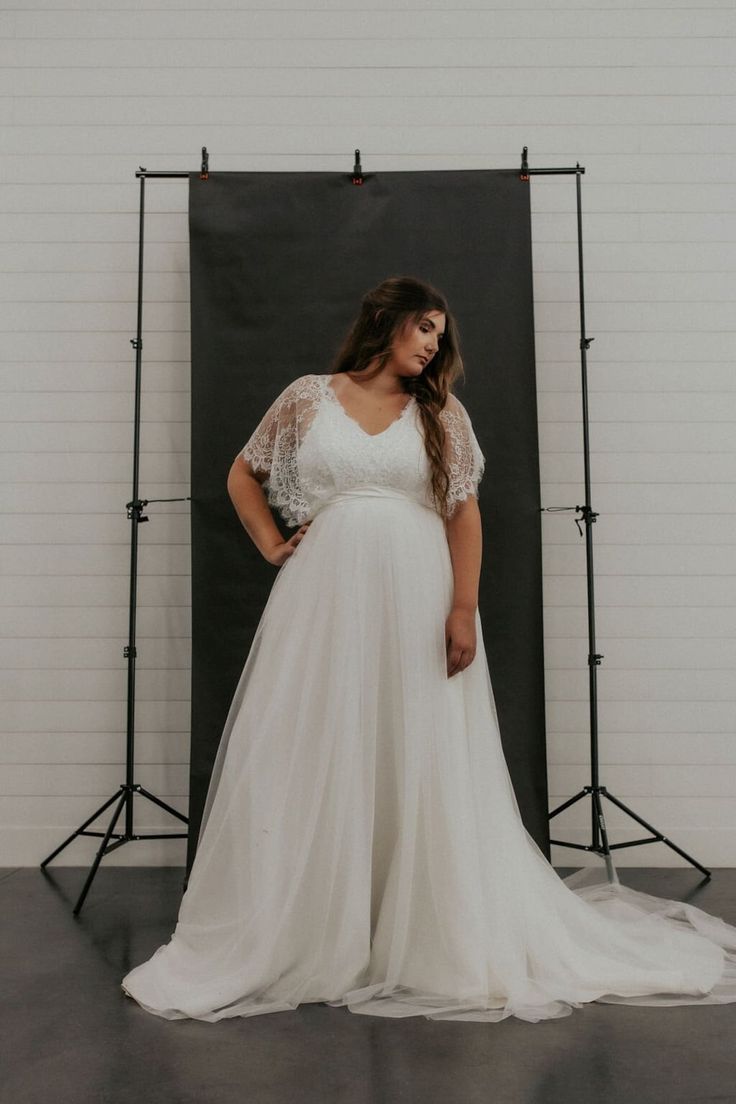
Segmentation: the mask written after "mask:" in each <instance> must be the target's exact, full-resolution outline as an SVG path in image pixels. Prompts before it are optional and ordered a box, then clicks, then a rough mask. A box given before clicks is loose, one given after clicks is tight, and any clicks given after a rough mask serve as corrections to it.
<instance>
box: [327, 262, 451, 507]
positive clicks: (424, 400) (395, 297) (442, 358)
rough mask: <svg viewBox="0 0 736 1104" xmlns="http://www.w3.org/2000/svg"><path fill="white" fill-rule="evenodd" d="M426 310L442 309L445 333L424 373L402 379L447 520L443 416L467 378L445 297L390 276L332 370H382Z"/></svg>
mask: <svg viewBox="0 0 736 1104" xmlns="http://www.w3.org/2000/svg"><path fill="white" fill-rule="evenodd" d="M427 311H442V313H443V314H444V315H445V318H446V325H445V333H444V336H443V338H442V341H440V343H439V348H438V350H437V352H436V354H435V355H434V356H433V357H432V359H431V360H430V362H429V364H428V365H426V367H425V369H424V371H423V372H422V374H421V375H420V376H417V377H416V378H415V379H408V380H406V379H405V380H404V381H403V383H404V389H405V390H406V392H407V393H408V394H411V395H413V396H414V398H415V400H416V403H417V406H418V408H419V413H420V415H421V419H422V425H423V428H424V446H425V448H426V451H427V456H428V458H429V463H430V467H431V472H432V478H431V487H432V494H433V496H434V500H435V505H436V506H437V508H438V510H439V512H440V513H441V515H442V517H443V518H445V519H446V518H447V501H446V499H447V491H448V488H449V482H450V479H449V473H448V471H447V461H446V459H445V428H444V426H443V424H442V420H441V419H440V416H439V415H440V411H441V410H442V409H443V408H444V406H445V403H446V402H447V396H448V394H450V393H451V391H452V387H453V384H454V383H455V381H456V380H457V379H458V378H460V377H462V378H464V369H463V362H462V357H461V356H460V341H459V335H458V330H457V325H456V323H455V319H454V318H453V316H452V314H451V313H450V310H449V308H448V306H447V300H446V299H445V297H444V295H443V294H442V293H441V292H440V291H438V290H437V288H435V287H433V286H432V285H431V284H428V283H425V282H424V281H422V280H417V279H415V278H414V277H413V276H390V277H389V278H388V279H387V280H384V281H383V283H381V284H379V285H378V286H377V287H375V288H373V289H372V290H371V291H368V292H366V294H365V295H364V296H363V299H362V301H361V308H360V312H359V314H358V316H357V318H356V319H355V321H354V322H353V323H352V325H351V327H350V329H349V330H348V333H347V334H346V336H345V338H344V340H343V342H342V345H341V346H340V348H339V349H338V351H337V353H336V354H335V356H334V358H333V361H332V364H331V366H330V371H331V373H334V374H337V373H338V372H364V371H366V369H367V368H369V366H370V365H371V364H374V362H375V370H376V372H379V371H381V370H382V369H383V368H384V366H385V365H386V364H387V362H388V361H389V360H390V358H391V351H392V345H393V342H394V339H395V338H396V337H398V336H401V335H402V334H403V333H404V330H405V329H406V328H408V326H409V325H411V324H412V323H413V324H416V323H418V322H419V321H420V320H421V318H422V317H423V316H424V315H425V314H426V313H427Z"/></svg>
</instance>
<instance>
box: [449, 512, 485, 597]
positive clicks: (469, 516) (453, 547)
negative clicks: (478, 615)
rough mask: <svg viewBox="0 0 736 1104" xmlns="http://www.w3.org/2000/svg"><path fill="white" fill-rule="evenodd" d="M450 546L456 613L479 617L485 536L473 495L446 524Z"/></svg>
mask: <svg viewBox="0 0 736 1104" xmlns="http://www.w3.org/2000/svg"><path fill="white" fill-rule="evenodd" d="M445 530H446V532H447V543H448V544H449V546H450V557H451V559H452V573H453V576H454V580H455V589H454V595H453V601H452V608H453V609H464V610H469V611H470V612H472V613H475V610H476V609H477V608H478V586H479V583H480V567H481V559H482V556H483V532H482V528H481V521H480V508H479V506H478V499H477V498H474V497H473V496H472V495H469V496H468V497H467V498H466V499H464V500H463V501H462V502H458V503H457V504H456V506H455V512H454V513H453V515H452V517H451V518H449V519H448V520H447V522H446V523H445Z"/></svg>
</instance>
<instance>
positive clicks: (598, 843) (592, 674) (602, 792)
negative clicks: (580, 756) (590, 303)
mask: <svg viewBox="0 0 736 1104" xmlns="http://www.w3.org/2000/svg"><path fill="white" fill-rule="evenodd" d="M521 157H522V161H521V179H522V180H528V179H529V177H530V176H532V175H534V176H542V175H554V174H560V173H573V172H574V173H575V185H576V195H577V216H578V282H579V290H580V335H581V336H580V360H581V369H582V398H583V457H584V462H585V505H584V506H575V507H572V506H551V507H545V509H548V510H549V511H550V512H553V511H558V510H572V509H574V510H575V511H576V512H577V513H578V514H580V515H581V517H582V519H583V521H584V523H585V555H586V568H587V576H588V670H589V685H590V771H591V775H590V777H591V781H590V785H589V786H583V788H582V789H581V790H580V792H579V793H577V794H575V796H574V797H571V798H569V800H568V801H564V802H563V803H562V805H558V806H557V808H556V809H553V810H552V812H551V813H549V816H548V819H549V820H552V818H553V817H555V816H557V814H558V813H561V812H562V811H563V810H564V809H569V808H570V806H571V805H574V804H575V802H576V801H580V799H581V798H583V797H585V796H586V795H588V794H589V795H590V799H591V822H590V824H591V842H590V843H569V842H568V841H567V840H557V839H551V840H550V843H554V844H557V845H558V846H559V847H576V848H578V849H579V850H581V851H590V852H592V853H594V854H596V855H600V856H602V857H603V859H604V861H605V864H606V871H607V875H608V880H609V882H618V881H619V878H618V875H617V873H616V870H615V867H614V865H613V860H612V858H611V852H612V851H614V850H617V849H619V848H621V847H638V846H639V845H640V844H645V843H666V844H667V846H668V847H671V848H672V850H673V851H676V852H677V854H678V855H681V856H682V857H683V859H686V860H687V862H689V863H691V864H692V865H693V866H695V867H697V869H698V870H700V871H701V872H702V873H703V874H704V875H705V880H707V879H708V878H710V876H711V872H710V870H707V869H706V867H704V866H703V865H702V864H701V863H699V862H698V861H697V860H696V859H694V858H692V856H691V855H688V854H687V852H686V851H683V850H682V848H681V847H678V846H677V845H676V844H675V843H673V842H672V840H670V839H668V838H667V837H666V836H664V835H662V833H661V832H659V831H657V829H656V828H654V827H653V826H652V825H651V824H649V823H647V821H646V820H644V818H643V817H640V816H639V814H638V813H635V812H634V810H633V809H630V808H629V807H628V805H625V804H624V803H623V801H620V800H619V798H617V797H614V795H613V794H612V793H610V791H609V790H608V789H607V788H606V787H605V786H602V785H601V784H600V782H599V777H600V770H599V757H598V692H597V691H598V684H597V668H598V667H599V666H600V662H601V660H602V659H603V658H604V657H603V656H602V655H600V654H598V652H596V640H595V609H594V598H593V531H592V526H593V524H594V523H595V520H596V518H597V517H598V514H597V513H595V512H594V510H593V509H592V507H591V505H590V498H591V494H590V434H589V426H588V373H587V360H586V352H587V350H588V348H589V346H590V343H591V341H594V340H595V338H592V337H586V334H585V293H584V288H583V221H582V206H581V200H580V177H581V175H582V174H583V173H584V172H585V169H583V168H581V167H580V165H579V164H577V165H576V166H575V168H574V169H530V168H529V166H528V164H527V147H526V146H524V149H523V153H522V155H521ZM575 524H576V525H577V527H578V531H579V532H580V533H581V535H582V530H581V529H580V524H579V520H578V518H577V517H576V518H575ZM602 797H607V798H608V800H609V801H612V802H613V804H614V805H617V806H618V808H619V809H623V811H624V812H625V813H627V814H628V815H629V816H630V817H633V819H634V820H635V821H637V822H638V823H639V824H641V825H642V827H644V828H646V830H647V831H648V832H651V833H652V835H651V836H648V837H646V838H644V839H636V840H629V841H627V842H625V843H609V840H608V832H607V830H606V819H605V816H604V815H603V804H602V802H601V798H602Z"/></svg>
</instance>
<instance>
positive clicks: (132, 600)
mask: <svg viewBox="0 0 736 1104" xmlns="http://www.w3.org/2000/svg"><path fill="white" fill-rule="evenodd" d="M202 155H203V156H202V169H201V173H200V175H201V176H202V179H204V180H206V179H207V176H208V167H207V151H206V149H205V148H203V149H202ZM136 176H138V177H139V178H140V207H139V219H138V322H137V330H136V336H135V337H134V338H131V342H130V343H131V345H132V346H133V348H134V349H135V414H134V422H133V497H132V499H131V500H130V502H126V504H125V508H126V511H127V515H128V518H129V519H130V520H131V521H132V523H133V525H132V528H131V532H130V592H129V613H128V643H127V645H126V646H125V648H124V649H123V656H124V658H125V659H127V661H128V714H127V738H126V745H125V782H121V784H120V788H119V792H118V793H114V794H113V795H112V797H109V798H108V799H107V801H105V802H104V803H103V804H102V805H101V806H100V807H99V809H97V810H96V812H94V813H93V814H92V816H91V817H89V818H88V819H87V820H85V821H84V823H83V824H81V825H80V827H79V828H77V829H76V831H75V832H72V834H71V835H70V836H69V837H68V839H65V840H64V842H63V843H61V844H60V845H59V846H58V847H57V848H56V850H55V851H52V852H51V854H50V855H48V856H47V857H46V858H45V859H44V860H43V862H42V863H41V869H42V870H44V869H45V867H46V866H48V864H49V863H50V862H51V860H52V859H54V858H56V856H57V855H58V854H59V853H60V852H61V851H63V850H64V848H65V847H68V846H69V844H70V843H71V842H72V841H73V840H75V839H77V837H78V836H96V837H98V838H99V837H100V836H101V837H102V842H101V844H100V846H99V848H98V850H97V854H96V855H95V858H94V862H93V863H92V866H91V868H90V871H89V874H88V875H87V880H86V882H85V883H84V886H83V888H82V892H81V893H80V895H79V898H78V900H77V903H76V905H75V906H74V910H73V911H74V915H75V916H76V915H79V912H80V910H81V908H82V905H83V904H84V899H85V897H86V896H87V893H88V892H89V889H90V886H91V885H92V881H93V879H94V876H95V874H96V873H97V870H98V868H99V865H100V863H101V862H102V859H103V858H104V856H105V855H109V854H110V852H112V851H115V850H116V849H117V848H118V847H122V846H123V844H125V843H132V842H134V841H137V840H150V839H187V837H188V832H136V830H135V825H134V818H133V812H134V809H133V798H134V797H135V795H136V794H140V796H141V797H145V798H147V800H148V801H151V802H152V803H153V804H154V805H157V806H158V807H159V808H161V809H164V810H165V811H166V812H167V813H170V814H171V816H173V817H176V818H177V820H180V821H182V822H183V823H184V824H187V825H188V824H189V818H188V817H186V816H184V814H183V813H180V812H179V811H178V809H174V808H173V806H171V805H169V804H168V803H167V802H166V801H162V800H161V798H160V797H156V795H155V794H153V793H151V791H150V790H147V789H146V788H145V787H144V786H141V785H140V783H139V782H136V781H135V780H134V771H135V661H136V657H137V651H136V645H135V640H136V637H135V631H136V609H137V605H136V603H137V584H138V526H139V525H140V524H141V523H142V522H144V521H148V517H147V516H146V515H145V514H144V513H143V510H144V508H145V507H146V506H148V505H149V504H150V503H151V502H188V501H189V496H186V497H184V498H140V497H139V493H138V473H139V468H140V419H141V354H142V351H143V338H142V327H143V228H144V212H145V202H144V200H145V185H146V177H147V176H156V177H163V176H182V177H186V178H188V177H189V173H188V172H175V173H163V172H154V173H149V172H148V171H147V170H146V169H144V168H142V167H141V168H140V171H138V172H137V173H136ZM114 802H117V804H116V805H115V808H114V809H113V813H112V818H111V820H110V823H109V824H108V826H107V829H106V831H104V832H102V831H95V830H93V829H90V828H88V825H90V824H92V822H93V821H94V820H96V819H97V817H98V816H101V814H102V813H104V812H105V810H106V809H108V808H109V807H110V806H111V805H112V804H113V803H114ZM123 809H124V810H125V827H124V829H123V831H121V832H116V831H115V826H116V824H117V822H118V819H119V818H120V814H121V813H122V811H123Z"/></svg>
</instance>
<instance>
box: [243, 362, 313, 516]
mask: <svg viewBox="0 0 736 1104" xmlns="http://www.w3.org/2000/svg"><path fill="white" fill-rule="evenodd" d="M318 402H319V380H318V377H316V376H314V375H308V376H299V378H298V379H295V380H292V382H291V383H290V384H289V385H288V386H287V387H285V388H284V390H283V391H282V392H281V394H280V395H279V396H278V397H277V398H276V399H275V400H274V402H273V403H272V404H271V406H270V407H269V408H268V410H267V411H266V413H265V414H264V415H263V417H262V418H261V420H260V422H259V423H258V425H257V426H256V428H255V429H254V430H253V433H252V434H251V436H250V437H249V438H248V441H247V442H246V444H245V445H244V447H243V448H242V450H241V453H240V455H241V456H242V457H243V459H244V460H247V461H248V463H249V464H250V466H251V468H252V470H253V472H254V473H256V472H258V473H260V474H265V476H266V478H265V480H264V481H263V488H264V490H265V491H266V492H267V495H268V503H269V505H270V506H272V507H274V509H276V510H278V511H279V513H280V514H281V516H282V517H283V519H284V521H285V522H286V524H287V525H289V526H297V525H301V524H302V523H303V522H304V521H306V519H307V517H308V516H309V504H308V502H307V500H306V497H305V493H304V489H303V487H302V486H301V482H300V479H299V468H298V465H297V452H298V448H299V444H300V441H301V440H302V438H303V436H304V434H305V433H306V431H307V429H308V427H309V425H310V424H311V419H312V417H313V416H314V413H315V411H316V408H317V405H318Z"/></svg>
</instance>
